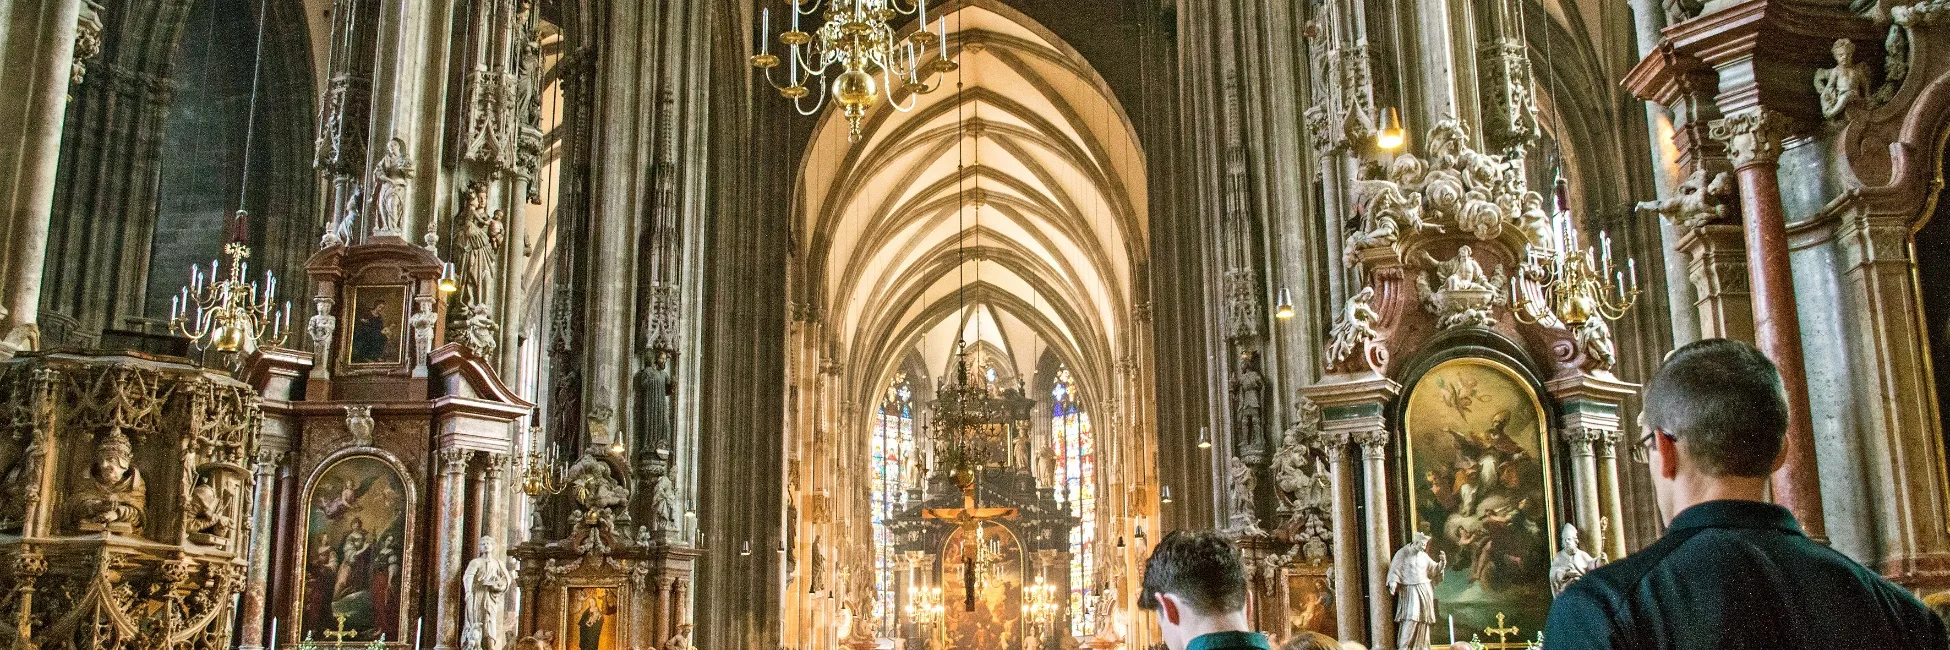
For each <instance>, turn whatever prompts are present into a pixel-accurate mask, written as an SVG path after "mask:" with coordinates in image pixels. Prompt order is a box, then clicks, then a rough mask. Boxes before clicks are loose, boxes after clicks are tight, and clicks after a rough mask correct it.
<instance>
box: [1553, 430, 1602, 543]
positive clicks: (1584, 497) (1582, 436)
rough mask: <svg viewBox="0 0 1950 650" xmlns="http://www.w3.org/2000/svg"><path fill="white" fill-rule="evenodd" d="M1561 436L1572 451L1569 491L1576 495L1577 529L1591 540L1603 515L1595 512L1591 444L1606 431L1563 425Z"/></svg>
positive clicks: (1595, 464) (1595, 484)
mask: <svg viewBox="0 0 1950 650" xmlns="http://www.w3.org/2000/svg"><path fill="white" fill-rule="evenodd" d="M1561 435H1562V436H1563V438H1564V444H1565V446H1566V447H1569V448H1570V450H1571V491H1572V494H1574V495H1575V496H1576V498H1577V514H1578V518H1577V519H1578V532H1579V533H1581V534H1583V535H1584V536H1585V539H1591V536H1592V535H1595V534H1597V532H1598V522H1599V521H1600V520H1601V519H1602V518H1603V516H1602V515H1600V514H1599V512H1598V508H1599V505H1598V501H1599V499H1598V458H1597V456H1596V455H1595V453H1594V451H1593V449H1592V445H1593V444H1595V443H1597V442H1598V440H1599V439H1600V438H1603V437H1604V436H1605V432H1603V431H1600V430H1598V429H1594V428H1589V427H1566V428H1565V429H1564V430H1563V432H1562V434H1561Z"/></svg>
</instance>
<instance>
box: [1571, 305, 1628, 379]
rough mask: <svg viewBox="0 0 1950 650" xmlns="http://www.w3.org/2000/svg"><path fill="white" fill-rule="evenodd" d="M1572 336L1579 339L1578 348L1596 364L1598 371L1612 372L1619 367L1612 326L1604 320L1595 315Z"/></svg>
mask: <svg viewBox="0 0 1950 650" xmlns="http://www.w3.org/2000/svg"><path fill="white" fill-rule="evenodd" d="M1572 336H1575V337H1577V341H1578V348H1579V349H1581V350H1583V351H1584V355H1585V356H1586V357H1589V358H1590V359H1591V360H1592V362H1593V363H1594V364H1596V365H1595V368H1596V369H1598V370H1611V369H1612V367H1614V366H1616V365H1618V345H1617V344H1616V343H1614V342H1613V341H1612V338H1611V326H1610V325H1606V324H1605V319H1604V318H1601V317H1599V316H1596V315H1593V316H1592V317H1591V318H1590V319H1588V320H1586V321H1584V324H1583V325H1579V326H1578V328H1577V329H1576V330H1573V331H1572Z"/></svg>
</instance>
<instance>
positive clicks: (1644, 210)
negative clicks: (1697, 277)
mask: <svg viewBox="0 0 1950 650" xmlns="http://www.w3.org/2000/svg"><path fill="white" fill-rule="evenodd" d="M1733 194H1734V188H1733V177H1732V176H1729V175H1728V174H1727V173H1726V172H1720V173H1718V174H1715V175H1713V178H1712V180H1711V181H1709V180H1707V176H1706V170H1705V169H1695V170H1693V173H1692V175H1690V176H1687V177H1686V180H1685V181H1683V182H1681V183H1680V184H1679V187H1676V188H1673V195H1672V196H1671V197H1670V198H1666V199H1662V200H1658V201H1641V202H1639V204H1638V213H1639V214H1656V215H1659V216H1662V217H1665V218H1666V220H1667V221H1671V222H1673V223H1675V224H1678V225H1679V226H1680V227H1682V228H1686V229H1688V230H1691V229H1693V228H1698V227H1700V226H1703V225H1706V224H1708V223H1711V222H1714V221H1720V220H1724V219H1726V218H1727V217H1728V212H1729V211H1730V210H1729V208H1730V205H1731V202H1730V201H1728V199H1730V198H1732V196H1733Z"/></svg>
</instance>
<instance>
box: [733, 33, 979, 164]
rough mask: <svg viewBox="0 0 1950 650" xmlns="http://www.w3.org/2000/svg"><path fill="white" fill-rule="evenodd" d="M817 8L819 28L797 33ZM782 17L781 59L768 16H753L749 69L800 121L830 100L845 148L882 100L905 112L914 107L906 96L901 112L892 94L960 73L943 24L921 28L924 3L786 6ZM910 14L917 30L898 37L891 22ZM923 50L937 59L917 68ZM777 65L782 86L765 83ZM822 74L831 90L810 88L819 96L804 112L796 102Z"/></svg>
mask: <svg viewBox="0 0 1950 650" xmlns="http://www.w3.org/2000/svg"><path fill="white" fill-rule="evenodd" d="M822 5H823V6H824V12H825V20H826V22H825V23H824V24H822V25H820V26H819V28H818V29H815V30H813V31H812V32H805V31H801V29H800V25H799V22H800V16H801V15H802V14H803V15H815V14H819V13H820V12H821V8H822ZM787 11H788V12H790V16H791V17H790V19H789V21H788V25H789V26H790V29H788V30H787V31H785V32H783V33H780V34H779V43H780V44H782V45H783V46H784V47H785V50H786V51H785V56H783V57H781V56H780V55H777V54H773V53H772V44H771V40H772V12H771V9H769V8H767V9H765V10H764V11H763V12H761V13H760V17H759V51H758V54H754V55H752V58H751V63H752V67H755V68H758V69H760V70H763V71H764V72H765V80H766V82H767V83H769V84H771V85H772V87H773V88H775V89H777V90H778V91H779V94H780V95H782V96H784V97H785V98H787V99H791V100H792V105H793V107H794V108H795V109H797V110H798V111H799V114H800V115H812V114H814V113H818V112H819V109H820V108H822V107H824V106H825V104H826V100H827V98H828V97H829V96H830V97H831V98H832V99H833V101H836V102H839V105H840V108H841V110H842V111H843V112H844V114H845V115H846V123H847V126H848V132H847V140H848V141H851V142H858V141H859V140H860V133H861V131H860V123H861V122H862V121H863V120H865V119H866V116H867V111H869V110H872V109H873V107H874V106H875V105H876V104H878V103H880V96H881V95H882V94H885V95H886V96H887V102H888V104H890V105H892V106H893V107H894V108H895V109H896V110H899V111H902V112H906V111H909V110H912V109H913V108H914V100H913V99H912V98H911V97H910V98H909V100H908V103H907V104H906V105H905V106H903V105H902V104H901V103H900V101H899V95H897V94H896V93H908V94H909V95H925V94H928V93H931V92H934V91H935V89H937V88H939V87H940V84H938V83H937V84H934V85H928V83H927V82H925V81H924V80H923V79H924V78H925V77H927V76H929V75H933V74H935V73H946V72H952V71H954V70H955V69H956V68H957V67H959V66H958V65H957V64H956V63H955V62H954V61H952V60H950V59H949V58H948V38H947V32H948V25H947V20H946V19H941V20H940V21H939V22H938V23H937V27H936V30H935V31H932V32H930V31H928V29H927V24H928V3H927V0H914V2H913V3H911V4H910V5H908V6H906V7H903V6H901V3H900V0H810V1H805V2H802V0H791V7H790V8H788V9H787ZM909 15H911V16H915V17H916V20H915V23H916V25H918V27H917V28H916V29H915V30H914V32H913V33H912V34H908V35H907V36H906V37H900V36H897V35H896V30H895V29H894V27H893V25H892V24H891V23H890V21H892V20H894V19H895V18H898V17H900V16H909ZM930 46H938V47H939V48H940V49H939V53H940V56H939V57H938V58H936V59H933V60H931V61H927V62H926V63H923V62H922V59H923V58H924V57H926V56H927V53H928V48H929V47H930ZM781 64H784V65H785V67H786V83H785V85H784V86H780V85H779V84H778V82H777V80H775V79H773V78H772V69H773V68H776V67H779V65H781ZM829 73H830V74H831V80H832V81H831V84H830V85H828V84H815V85H818V86H820V88H821V93H820V94H819V97H818V98H817V99H816V100H815V101H814V102H813V105H812V107H811V108H807V107H806V106H805V105H804V103H803V102H802V101H801V100H803V99H805V98H806V97H808V96H809V95H811V94H812V91H810V90H808V89H807V88H806V84H807V82H808V81H810V80H812V79H813V78H816V77H817V78H821V79H825V78H827V75H828V74H829ZM875 77H879V79H878V80H876V79H875Z"/></svg>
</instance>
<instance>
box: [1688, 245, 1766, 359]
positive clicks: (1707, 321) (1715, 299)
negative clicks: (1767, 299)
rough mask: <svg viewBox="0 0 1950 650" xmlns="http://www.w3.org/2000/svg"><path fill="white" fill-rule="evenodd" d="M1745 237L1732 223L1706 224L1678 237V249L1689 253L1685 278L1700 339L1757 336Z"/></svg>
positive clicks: (1746, 338) (1744, 338) (1749, 337)
mask: <svg viewBox="0 0 1950 650" xmlns="http://www.w3.org/2000/svg"><path fill="white" fill-rule="evenodd" d="M1744 237H1745V235H1744V234H1743V233H1742V230H1741V228H1740V226H1738V225H1733V224H1707V225H1704V226H1700V227H1698V228H1693V229H1691V230H1688V231H1686V232H1685V233H1684V234H1682V235H1680V237H1679V242H1678V247H1679V250H1680V251H1683V252H1684V253H1685V254H1686V278H1687V279H1688V280H1690V281H1691V282H1692V285H1693V293H1694V301H1693V308H1695V309H1697V310H1698V314H1699V318H1698V323H1699V336H1700V338H1731V339H1741V340H1752V339H1753V337H1754V303H1753V298H1752V296H1751V295H1750V294H1749V290H1748V279H1747V245H1746V243H1745V242H1744V241H1743V239H1744Z"/></svg>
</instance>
